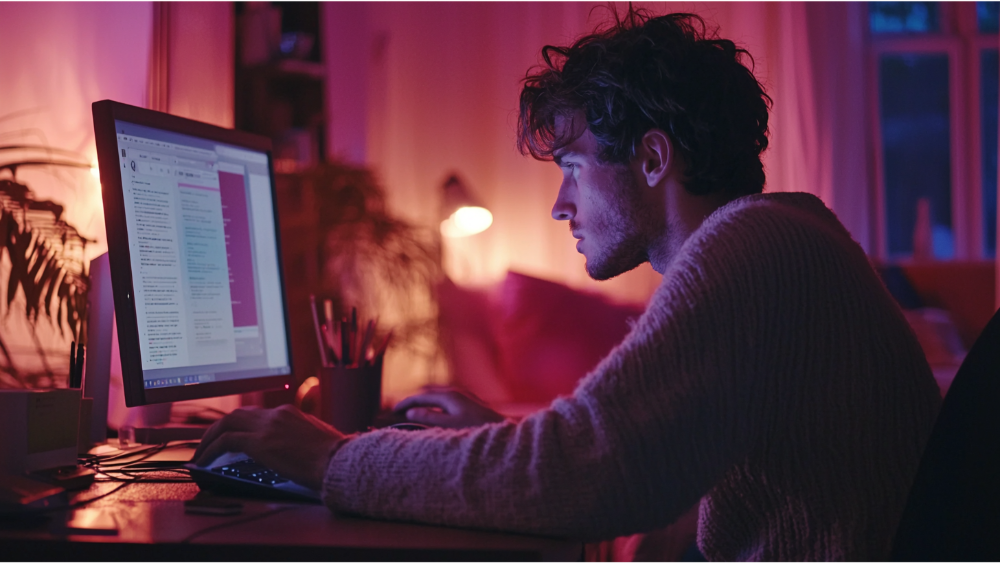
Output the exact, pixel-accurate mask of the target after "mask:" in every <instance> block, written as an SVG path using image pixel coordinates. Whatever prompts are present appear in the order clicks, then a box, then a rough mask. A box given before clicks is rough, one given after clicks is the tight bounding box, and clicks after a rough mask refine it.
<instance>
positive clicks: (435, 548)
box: [0, 483, 583, 561]
mask: <svg viewBox="0 0 1000 563" xmlns="http://www.w3.org/2000/svg"><path fill="white" fill-rule="evenodd" d="M116 486H118V483H97V484H95V485H94V486H93V487H91V489H90V490H88V491H86V492H84V493H81V494H79V495H77V497H78V498H77V500H81V499H86V498H90V497H93V496H97V495H98V494H101V493H104V492H107V491H110V490H112V489H114V488H115V487H116ZM197 493H198V487H197V485H195V484H193V483H132V484H129V485H128V486H126V487H125V488H123V489H121V490H120V491H118V492H116V493H114V494H112V495H109V496H108V497H105V498H103V499H100V500H97V501H94V502H93V503H91V504H88V505H86V508H87V509H91V510H98V509H99V510H102V511H104V513H105V514H106V515H107V516H110V517H111V518H113V520H114V522H115V523H117V527H118V534H117V535H68V534H66V532H65V530H60V525H63V524H64V522H65V519H66V515H65V513H62V514H57V515H54V516H53V517H52V518H51V520H50V521H49V522H48V523H43V524H40V525H37V526H34V527H24V528H22V529H16V530H15V529H10V528H0V558H2V559H3V560H6V561H10V560H37V559H45V560H64V561H79V560H97V561H123V560H128V561H156V560H174V561H181V560H200V561H204V560H241V561H260V560H268V561H289V560H324V561H332V560H343V559H349V560H396V561H400V560H406V561H413V560H417V561H420V560H435V561H449V560H497V559H500V560H510V561H529V560H548V561H554V560H555V561H577V560H580V558H581V556H582V553H583V551H582V546H581V544H579V543H574V542H569V541H561V540H554V539H546V538H538V537H532V536H522V535H515V534H499V533H489V532H478V531H471V530H461V529H455V528H443V527H437V526H423V525H417V524H402V523H394V522H383V521H377V520H369V519H365V518H353V517H347V516H340V515H335V514H333V513H331V512H330V510H329V509H327V508H326V507H325V506H320V505H313V504H304V503H303V504H300V503H287V502H271V501H257V500H249V499H244V500H243V501H242V502H243V503H244V511H243V514H241V515H239V516H207V515H192V514H186V513H185V512H184V501H185V500H187V499H190V498H193V497H194V496H195V494H197ZM224 524H229V525H226V526H224V527H219V528H217V529H214V530H209V528H212V527H214V526H222V525H224ZM199 532H203V533H199Z"/></svg>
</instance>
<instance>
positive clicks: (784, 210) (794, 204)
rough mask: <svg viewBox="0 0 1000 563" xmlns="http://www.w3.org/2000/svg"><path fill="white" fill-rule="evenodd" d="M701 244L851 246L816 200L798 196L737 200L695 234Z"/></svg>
mask: <svg viewBox="0 0 1000 563" xmlns="http://www.w3.org/2000/svg"><path fill="white" fill-rule="evenodd" d="M696 235H700V236H699V237H693V238H700V239H702V240H701V242H702V243H703V244H704V243H708V242H709V241H713V240H719V239H727V240H731V239H733V238H736V239H739V240H742V241H744V242H745V243H746V244H751V245H759V244H762V243H763V242H764V241H767V242H768V244H771V245H775V244H776V245H780V244H781V243H782V242H783V241H784V242H789V243H792V242H796V241H798V242H801V241H802V240H804V239H811V238H816V237H818V238H824V239H828V240H836V241H837V242H838V243H840V244H850V243H851V242H852V239H851V236H850V234H849V233H848V232H847V229H846V228H845V227H844V226H843V225H842V224H841V223H840V220H838V219H837V216H836V215H835V214H834V213H833V211H831V210H830V209H829V208H828V207H827V206H826V204H824V203H823V201H822V200H820V199H819V198H818V197H816V196H814V195H812V194H808V193H799V192H783V193H763V194H753V195H748V196H743V197H740V198H737V199H735V200H733V201H731V202H729V203H727V204H726V205H723V206H722V207H720V208H719V209H718V210H717V211H716V212H715V213H713V214H712V215H710V216H709V217H708V218H706V219H705V222H704V223H703V224H702V226H701V227H700V228H699V229H698V232H696Z"/></svg>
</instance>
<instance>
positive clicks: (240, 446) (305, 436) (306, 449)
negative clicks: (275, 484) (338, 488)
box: [193, 405, 344, 490]
mask: <svg viewBox="0 0 1000 563" xmlns="http://www.w3.org/2000/svg"><path fill="white" fill-rule="evenodd" d="M343 439H344V435H343V434H341V433H340V432H338V431H337V430H336V429H335V428H334V427H332V426H330V425H329V424H326V423H325V422H323V421H321V420H319V419H318V418H316V417H314V416H310V415H307V414H303V413H302V412H301V411H299V410H298V409H296V408H294V407H292V406H289V405H283V406H280V407H278V408H276V409H259V408H242V409H237V410H235V411H233V412H232V413H230V414H229V415H227V416H226V417H224V418H223V419H222V420H220V421H218V422H216V423H215V424H213V425H212V426H211V428H209V429H208V431H207V432H206V433H205V437H204V438H202V440H201V445H199V446H198V450H197V451H196V452H195V453H194V458H193V460H194V462H195V463H197V464H198V465H202V466H205V465H208V464H209V463H211V462H212V460H214V459H215V458H217V457H219V456H220V455H222V454H224V453H226V452H240V453H244V454H246V455H248V456H250V457H252V458H253V459H254V460H256V461H257V462H258V463H260V464H262V465H264V466H266V467H268V468H269V469H271V470H273V471H275V472H276V473H278V474H279V475H281V476H283V477H286V478H288V479H291V480H292V481H295V482H296V483H298V484H300V485H302V486H305V487H309V488H310V489H315V490H320V489H321V488H322V486H323V477H324V475H325V474H326V467H327V465H328V464H329V463H330V456H331V455H333V452H334V451H335V448H336V446H337V444H338V443H339V442H340V441H341V440H343Z"/></svg>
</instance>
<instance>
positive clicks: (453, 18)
mask: <svg viewBox="0 0 1000 563" xmlns="http://www.w3.org/2000/svg"><path fill="white" fill-rule="evenodd" d="M595 6H596V7H595ZM642 6H644V7H648V8H650V9H652V10H653V11H654V12H656V13H666V12H672V11H687V12H694V13H698V14H700V15H702V16H703V17H704V18H705V19H706V21H707V22H708V23H709V25H710V26H711V25H718V26H719V33H720V35H721V36H723V37H727V38H731V39H733V40H735V41H736V42H737V43H738V44H740V45H742V46H744V47H746V48H747V49H748V50H749V51H750V52H751V54H752V55H753V57H754V60H755V73H756V74H757V76H758V77H759V78H760V79H761V80H762V82H763V83H764V84H765V87H766V88H767V90H768V92H769V94H770V95H771V97H772V98H773V99H774V110H773V114H772V121H771V128H772V137H771V146H770V148H769V149H768V151H767V153H765V154H766V156H765V165H766V167H767V172H768V185H767V189H768V190H770V191H806V192H810V193H814V194H816V195H818V196H819V197H821V198H822V199H823V200H824V201H825V202H826V203H827V205H829V206H830V207H831V208H833V209H834V211H836V212H837V214H838V215H839V216H840V218H841V220H842V221H843V222H844V223H845V225H847V227H848V229H849V230H850V231H851V232H852V234H853V235H854V236H855V238H856V239H857V240H858V241H859V242H861V243H862V245H864V246H866V247H867V244H868V238H869V236H870V232H869V231H870V229H869V225H868V223H869V212H870V209H869V196H868V194H869V188H868V180H867V178H868V171H867V170H868V168H867V161H866V150H865V143H866V141H865V139H866V136H865V125H864V118H865V116H864V82H863V78H864V72H863V68H864V65H863V50H862V49H863V45H862V33H861V31H862V29H861V28H860V25H861V23H862V22H863V20H862V19H861V16H860V12H859V10H863V7H861V6H859V5H857V4H813V3H800V2H789V3H750V2H748V3H714V2H669V3H647V4H642ZM351 10H352V12H351V13H350V14H348V13H344V12H339V13H338V9H337V8H336V7H329V8H327V10H326V13H325V17H326V18H327V29H329V30H330V31H329V33H330V34H335V35H336V36H337V37H338V39H337V41H336V42H330V43H328V50H327V53H326V55H327V60H328V64H329V65H331V66H330V67H329V70H330V72H331V77H330V80H331V82H333V83H334V84H335V86H334V87H333V89H334V91H335V92H336V94H335V96H334V97H332V98H331V100H330V104H329V106H328V108H329V113H330V120H331V121H330V122H331V128H330V143H329V146H330V147H331V153H333V154H337V152H338V150H341V153H340V156H342V157H346V158H348V159H353V160H355V161H358V162H364V163H367V164H370V165H371V166H372V167H373V168H374V169H375V170H376V172H377V173H378V174H379V175H380V177H381V179H382V180H383V182H384V184H385V185H386V187H387V189H388V191H389V192H390V196H391V205H392V208H393V209H394V210H395V211H396V212H397V213H399V214H400V215H403V216H405V217H408V218H410V219H412V220H414V221H416V222H418V223H420V224H424V225H428V226H430V225H433V224H435V223H436V221H437V213H438V205H439V201H440V200H439V197H440V194H439V189H440V185H441V183H442V182H443V181H444V179H445V178H446V177H447V176H448V175H449V174H450V173H451V172H457V173H459V174H461V175H462V176H463V177H464V178H465V179H466V180H467V183H468V185H469V186H470V187H471V188H472V189H473V190H474V191H475V192H476V195H477V196H479V197H480V198H481V199H482V200H484V201H485V203H486V204H487V206H488V207H490V209H491V210H492V211H493V214H494V220H495V222H494V226H493V227H492V228H491V229H489V230H488V231H486V232H484V233H482V234H480V235H475V236H473V237H470V238H467V239H461V240H458V241H448V242H447V248H446V251H447V252H448V253H449V254H448V256H449V257H450V259H451V260H450V264H449V268H450V272H449V273H450V274H451V275H452V276H453V277H455V278H456V280H457V281H459V282H462V283H467V284H481V283H489V282H492V281H496V280H498V279H500V278H501V277H502V276H503V275H504V273H505V272H506V271H507V270H508V269H513V270H518V271H522V272H524V273H527V274H531V275H535V276H538V277H542V278H547V279H551V280H554V281H559V282H562V283H566V284H568V285H571V286H575V287H578V288H582V289H587V290H593V291H599V292H603V293H605V294H608V295H610V296H612V297H614V298H618V299H622V300H628V301H639V302H641V301H644V300H645V299H647V298H648V296H649V295H650V294H651V293H652V291H653V290H654V289H655V287H656V286H657V285H658V283H659V276H658V275H657V274H656V273H655V272H653V271H652V270H651V269H650V268H649V267H648V266H644V267H642V268H640V269H638V270H636V271H634V272H631V273H628V274H626V275H624V276H621V277H619V278H616V279H615V280H612V281H610V282H602V283H597V282H593V281H591V280H589V279H588V278H587V276H586V273H585V272H584V270H583V262H584V261H583V258H582V256H580V255H578V254H577V253H576V251H575V250H574V246H573V241H572V239H571V238H570V236H569V233H568V229H567V227H566V225H565V224H564V223H558V222H556V221H553V220H552V219H551V218H550V217H549V209H550V207H551V205H552V202H553V201H554V199H555V195H556V191H557V189H558V186H559V172H558V170H557V169H556V167H555V166H554V165H552V164H549V163H540V162H535V161H533V160H532V159H530V158H526V157H522V156H521V155H519V154H517V152H516V151H515V149H514V124H515V121H516V116H517V95H518V92H519V81H520V80H521V79H522V78H523V77H524V75H525V72H526V71H527V70H528V69H529V67H531V66H532V65H534V64H536V63H537V62H538V60H539V59H538V55H539V50H540V48H541V47H542V46H543V45H545V44H565V43H567V42H570V41H572V40H573V39H574V38H576V37H578V36H579V35H580V34H582V33H585V32H587V31H589V30H590V29H592V28H593V26H594V25H595V24H596V23H598V22H600V21H604V19H605V17H606V15H607V11H606V9H604V8H602V7H601V6H600V5H595V4H589V3H481V4H479V3H476V4H466V3H440V4H437V3H436V4H409V3H401V4H396V3H377V4H368V5H363V6H353V7H352V8H351ZM334 43H336V44H338V45H340V47H339V50H338V48H337V47H336V46H335V45H334ZM352 65H353V66H352ZM352 68H353V71H351V74H349V75H348V74H345V73H347V72H348V70H350V69H352ZM359 69H363V70H359ZM341 77H343V78H345V80H338V78H341ZM359 104H362V105H360V106H359ZM359 112H360V113H361V114H363V115H364V116H366V117H365V121H364V124H363V126H358V124H357V119H356V116H357V115H358V113H359ZM352 119H353V122H352ZM345 121H346V122H347V123H353V125H350V126H349V125H346V124H345V125H340V124H342V123H345Z"/></svg>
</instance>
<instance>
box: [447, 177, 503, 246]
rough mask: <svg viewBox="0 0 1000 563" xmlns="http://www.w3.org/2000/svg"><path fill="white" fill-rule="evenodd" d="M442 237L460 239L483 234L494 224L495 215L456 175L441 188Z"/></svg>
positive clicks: (449, 178)
mask: <svg viewBox="0 0 1000 563" xmlns="http://www.w3.org/2000/svg"><path fill="white" fill-rule="evenodd" d="M441 191H442V194H441V195H442V197H441V235H442V236H444V237H447V238H459V237H467V236H470V235H474V234H476V233H481V232H483V231H485V230H486V229H488V228H490V225H492V224H493V214H492V213H490V211H489V210H488V209H486V208H485V207H483V206H482V205H481V204H480V203H479V201H478V200H476V199H475V198H474V197H473V196H472V194H471V192H470V191H469V189H468V187H466V185H465V183H464V182H462V180H461V179H460V178H459V177H458V175H456V174H452V175H451V176H449V177H448V179H447V180H445V182H444V185H443V186H442V187H441Z"/></svg>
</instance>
